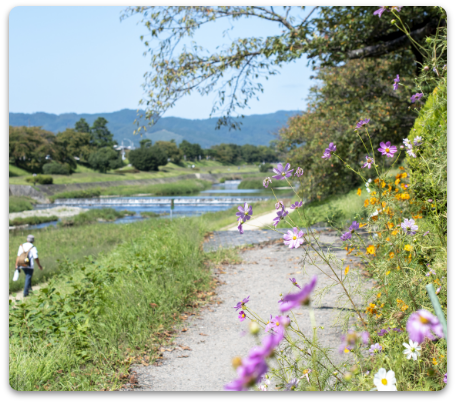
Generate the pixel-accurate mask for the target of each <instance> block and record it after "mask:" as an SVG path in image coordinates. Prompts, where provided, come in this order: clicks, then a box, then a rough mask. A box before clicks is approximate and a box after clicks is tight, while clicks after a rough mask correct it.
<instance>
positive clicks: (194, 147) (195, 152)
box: [179, 140, 205, 161]
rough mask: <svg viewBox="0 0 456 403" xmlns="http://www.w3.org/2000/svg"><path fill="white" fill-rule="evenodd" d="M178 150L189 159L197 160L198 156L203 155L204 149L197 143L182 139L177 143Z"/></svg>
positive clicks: (202, 156)
mask: <svg viewBox="0 0 456 403" xmlns="http://www.w3.org/2000/svg"><path fill="white" fill-rule="evenodd" d="M179 150H180V151H182V154H183V155H185V157H186V158H187V160H189V161H197V160H198V159H199V157H200V156H201V158H204V157H205V154H204V151H203V149H202V148H201V146H200V145H199V144H191V143H189V142H188V141H187V140H182V142H181V143H180V144H179Z"/></svg>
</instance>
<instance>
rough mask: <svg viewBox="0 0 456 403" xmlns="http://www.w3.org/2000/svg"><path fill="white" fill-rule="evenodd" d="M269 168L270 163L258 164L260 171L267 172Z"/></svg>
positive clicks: (270, 166)
mask: <svg viewBox="0 0 456 403" xmlns="http://www.w3.org/2000/svg"><path fill="white" fill-rule="evenodd" d="M270 169H272V165H271V164H264V165H263V164H261V165H260V172H268V171H269V170H270Z"/></svg>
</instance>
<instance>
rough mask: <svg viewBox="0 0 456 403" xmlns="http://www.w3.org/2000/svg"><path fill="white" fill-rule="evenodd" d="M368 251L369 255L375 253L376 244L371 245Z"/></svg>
mask: <svg viewBox="0 0 456 403" xmlns="http://www.w3.org/2000/svg"><path fill="white" fill-rule="evenodd" d="M366 253H367V254H368V255H375V246H374V245H369V246H368V247H367V249H366Z"/></svg>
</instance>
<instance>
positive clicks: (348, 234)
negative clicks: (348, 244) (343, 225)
mask: <svg viewBox="0 0 456 403" xmlns="http://www.w3.org/2000/svg"><path fill="white" fill-rule="evenodd" d="M357 229H359V223H357V222H356V221H353V222H352V225H350V227H349V228H348V232H346V233H345V234H343V235H342V236H341V237H340V239H342V241H346V240H347V239H351V237H352V234H353V233H354V232H355V231H356V230H357Z"/></svg>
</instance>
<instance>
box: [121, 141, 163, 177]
mask: <svg viewBox="0 0 456 403" xmlns="http://www.w3.org/2000/svg"><path fill="white" fill-rule="evenodd" d="M128 159H129V161H130V163H131V165H133V166H134V167H135V168H136V169H139V170H140V171H158V167H159V166H160V165H166V163H167V162H168V161H167V158H166V154H165V152H164V151H163V150H162V148H161V147H159V146H157V145H156V144H155V145H153V146H151V147H140V148H137V149H135V150H132V151H130V153H129V154H128Z"/></svg>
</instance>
